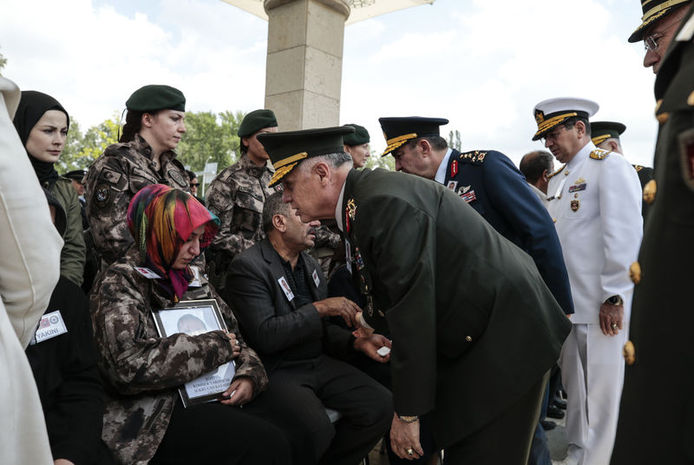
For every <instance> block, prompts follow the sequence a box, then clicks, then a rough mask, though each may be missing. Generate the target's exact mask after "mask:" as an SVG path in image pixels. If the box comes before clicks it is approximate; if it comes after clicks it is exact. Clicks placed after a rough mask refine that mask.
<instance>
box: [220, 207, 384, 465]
mask: <svg viewBox="0 0 694 465" xmlns="http://www.w3.org/2000/svg"><path fill="white" fill-rule="evenodd" d="M319 224H320V223H319V222H318V221H313V222H311V223H303V222H302V221H301V219H300V218H299V217H298V216H297V215H296V211H295V210H294V209H293V208H291V207H290V206H289V205H288V204H285V203H283V202H282V194H281V193H277V194H273V195H271V196H270V197H268V198H267V200H266V201H265V205H264V208H263V229H264V231H265V234H266V236H267V237H266V238H265V239H264V240H262V241H261V242H259V243H257V244H255V245H254V246H253V247H251V248H250V249H248V250H246V251H244V252H242V253H241V254H239V255H238V256H237V257H236V259H234V261H233V262H232V264H231V267H230V270H229V274H228V276H227V282H226V286H225V288H224V292H225V296H224V297H225V299H226V300H227V302H228V303H229V304H230V305H231V306H232V308H233V309H234V312H235V313H236V315H237V317H238V319H239V322H240V324H241V329H242V332H243V333H244V335H245V337H246V338H247V340H248V342H249V343H250V344H252V345H253V347H255V348H256V350H257V352H258V354H259V355H260V357H261V358H262V360H263V364H264V365H265V368H266V370H267V373H268V375H269V377H270V383H271V384H272V383H279V384H281V385H282V386H283V388H284V389H287V390H291V391H292V397H293V398H294V399H296V403H297V404H298V405H302V406H305V409H304V410H303V415H304V417H305V418H304V419H303V421H304V423H305V424H307V425H310V429H311V431H313V432H314V438H315V443H314V447H315V457H316V460H317V461H320V463H326V464H328V463H329V464H331V465H332V464H345V465H354V464H356V463H357V462H358V461H359V460H360V458H362V457H364V456H365V455H367V454H368V452H369V450H371V448H372V447H373V446H374V445H375V444H376V442H377V441H378V440H379V438H380V437H382V436H383V434H384V433H385V432H386V430H387V428H388V425H389V424H390V421H391V420H392V417H393V408H392V399H391V395H390V392H388V390H387V389H385V388H384V387H382V386H381V385H380V384H378V383H377V382H376V381H374V380H373V379H371V378H370V377H369V376H367V375H366V374H364V373H362V372H361V371H359V370H358V369H356V368H354V367H352V366H350V365H347V364H346V363H344V362H341V361H339V360H336V359H334V358H333V357H332V356H330V355H328V354H331V355H335V356H348V355H349V353H350V352H354V351H355V350H357V351H362V352H364V353H366V354H367V355H369V356H370V357H372V358H374V359H376V360H379V361H383V362H386V361H387V360H388V359H389V356H388V355H386V356H383V357H382V356H381V355H379V354H378V353H377V351H378V350H379V349H380V348H381V347H383V346H389V345H390V341H389V340H388V339H387V338H385V337H383V336H380V335H375V334H374V335H371V336H369V337H360V338H355V337H354V336H353V335H352V333H350V331H349V330H347V329H345V328H342V327H339V326H338V325H335V324H332V323H330V322H329V319H328V317H330V316H340V317H342V318H343V319H344V320H345V322H347V324H348V325H350V326H351V325H352V322H353V320H354V318H355V317H356V314H357V312H358V311H360V309H359V307H358V306H357V304H355V303H354V302H352V301H351V300H349V299H346V298H344V297H334V298H326V297H327V280H326V279H325V277H324V276H323V274H322V272H321V269H320V266H319V265H318V263H317V262H316V261H315V260H314V259H313V258H311V257H310V256H309V255H308V254H307V253H305V252H304V250H305V249H307V248H309V247H312V246H313V241H314V238H315V236H314V229H315V228H316V227H317V226H318V225H319ZM325 407H329V408H331V409H334V410H337V411H338V412H340V413H341V414H342V419H340V420H339V421H338V422H337V423H336V424H334V425H333V424H331V422H330V420H329V418H328V416H327V415H326V413H325Z"/></svg>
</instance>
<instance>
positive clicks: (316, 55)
mask: <svg viewBox="0 0 694 465" xmlns="http://www.w3.org/2000/svg"><path fill="white" fill-rule="evenodd" d="M264 6H265V11H266V12H267V14H268V17H269V27H268V50H267V66H266V73H267V75H266V77H265V108H270V109H272V110H273V111H274V112H275V114H276V115H277V121H278V123H279V128H280V131H292V130H297V129H308V128H314V127H325V126H336V125H337V124H338V123H339V119H340V88H341V83H342V49H343V44H344V35H345V34H344V31H345V20H346V19H347V18H348V17H349V13H350V9H349V5H348V4H347V3H346V2H345V1H344V0H265V1H264Z"/></svg>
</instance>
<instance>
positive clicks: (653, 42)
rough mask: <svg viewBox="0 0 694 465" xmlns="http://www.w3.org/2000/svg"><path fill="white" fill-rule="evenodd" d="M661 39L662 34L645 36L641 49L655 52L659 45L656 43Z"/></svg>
mask: <svg viewBox="0 0 694 465" xmlns="http://www.w3.org/2000/svg"><path fill="white" fill-rule="evenodd" d="M662 38H663V35H662V34H653V35H650V36H646V37H644V39H643V48H644V49H646V51H647V52H655V51H656V50H658V47H659V46H660V44H659V43H658V41H659V40H660V39H662Z"/></svg>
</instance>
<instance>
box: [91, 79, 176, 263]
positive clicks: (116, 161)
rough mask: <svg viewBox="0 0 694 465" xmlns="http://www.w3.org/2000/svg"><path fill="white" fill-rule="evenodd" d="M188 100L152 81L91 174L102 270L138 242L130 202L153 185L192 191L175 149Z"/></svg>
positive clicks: (133, 100)
mask: <svg viewBox="0 0 694 465" xmlns="http://www.w3.org/2000/svg"><path fill="white" fill-rule="evenodd" d="M185 106H186V98H185V96H184V95H183V93H182V92H181V91H180V90H178V89H176V88H174V87H171V86H166V85H157V84H151V85H146V86H143V87H141V88H139V89H137V90H136V91H135V92H133V93H132V95H131V96H130V97H129V98H128V100H127V101H126V102H125V107H126V108H127V110H128V112H127V114H126V117H125V125H124V126H123V133H122V134H121V137H120V139H119V142H118V143H117V144H112V145H109V146H108V147H106V150H104V153H103V154H102V155H101V156H100V157H99V158H97V160H96V161H95V162H94V163H93V164H92V166H91V167H90V168H89V171H88V172H87V177H86V189H87V194H86V195H87V219H88V220H89V225H90V226H91V233H92V237H93V238H94V247H95V249H96V252H97V254H98V256H99V258H100V259H101V266H102V269H103V268H104V267H106V266H108V265H110V264H111V263H113V262H114V261H116V260H117V259H118V258H120V257H121V256H123V255H124V254H125V252H126V250H128V248H129V247H130V244H132V242H133V238H132V235H131V234H130V231H129V230H128V222H127V212H128V204H130V200H131V199H132V198H133V196H134V195H135V194H136V193H137V192H138V191H139V190H140V189H142V188H143V187H145V186H148V185H150V184H166V185H167V186H171V187H175V188H177V189H182V190H185V191H186V192H187V191H188V190H189V184H188V175H187V174H186V170H185V168H184V167H183V165H182V164H181V162H180V161H178V160H177V159H176V152H175V149H176V147H177V146H178V143H179V142H180V140H181V137H182V136H183V134H184V133H185V132H186V126H185V123H184V118H185Z"/></svg>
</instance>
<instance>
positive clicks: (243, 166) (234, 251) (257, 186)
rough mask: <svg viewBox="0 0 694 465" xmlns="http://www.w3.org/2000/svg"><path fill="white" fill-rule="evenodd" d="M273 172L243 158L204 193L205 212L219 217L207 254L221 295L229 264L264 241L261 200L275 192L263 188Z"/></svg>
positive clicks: (224, 172) (270, 168) (269, 166)
mask: <svg viewBox="0 0 694 465" xmlns="http://www.w3.org/2000/svg"><path fill="white" fill-rule="evenodd" d="M274 172H275V170H274V169H273V168H272V165H271V164H270V163H267V164H266V165H265V166H257V165H255V164H254V163H253V162H252V161H251V160H250V159H249V158H248V156H247V155H244V156H242V157H241V159H240V160H239V161H238V162H236V163H234V164H233V165H231V166H229V167H227V168H225V169H224V170H223V171H222V172H221V173H219V174H218V175H217V177H216V178H215V179H214V180H213V181H212V183H211V184H210V187H209V189H208V190H207V192H206V196H205V197H206V199H207V208H208V209H209V210H210V211H211V212H212V213H214V214H215V215H217V216H218V217H219V220H220V221H221V224H220V226H219V232H218V233H217V236H216V237H215V238H214V240H213V241H212V244H211V245H210V247H209V248H208V251H207V262H208V263H209V265H208V272H209V275H210V281H211V282H212V284H213V285H214V286H215V287H216V288H217V289H219V290H220V291H221V289H222V288H223V287H224V276H225V275H226V271H227V269H228V267H229V264H230V263H231V260H232V259H233V258H234V257H235V256H236V255H238V254H239V253H241V252H243V251H244V250H246V249H248V248H249V247H251V246H252V245H253V244H255V243H256V242H259V241H260V240H262V239H263V238H264V237H265V233H263V225H262V216H263V205H264V204H265V199H266V198H267V197H269V196H270V195H272V194H273V193H274V192H275V191H276V190H279V188H274V187H267V185H268V183H269V182H270V178H272V174H273V173H274Z"/></svg>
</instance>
